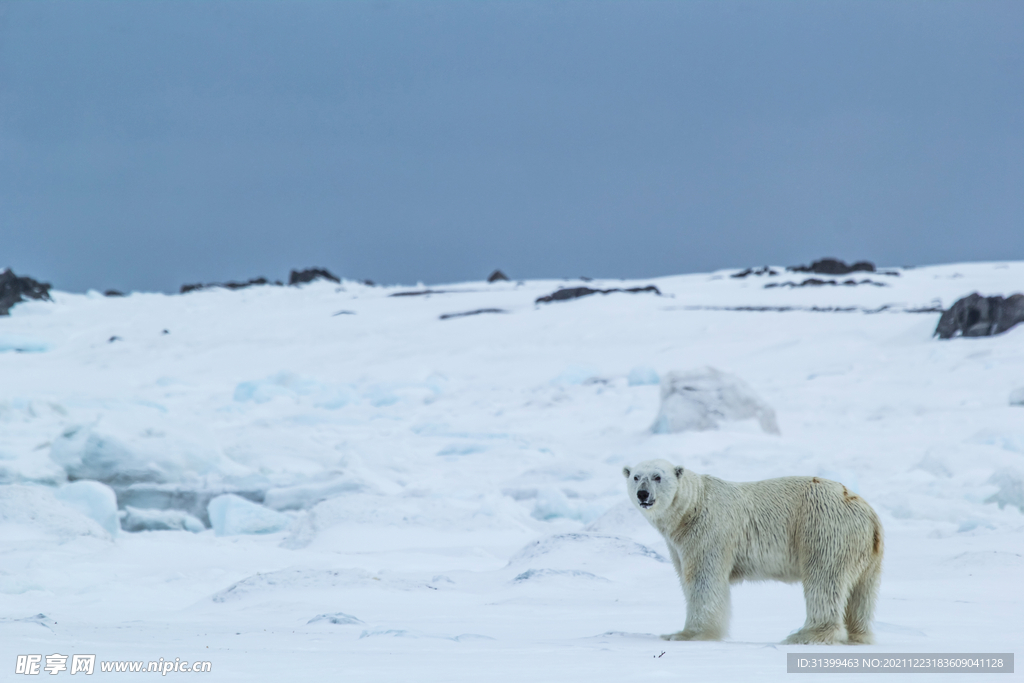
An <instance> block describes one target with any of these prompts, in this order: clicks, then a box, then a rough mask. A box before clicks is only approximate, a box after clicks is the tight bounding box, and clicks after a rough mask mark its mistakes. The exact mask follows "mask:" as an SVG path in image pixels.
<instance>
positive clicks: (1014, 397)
mask: <svg viewBox="0 0 1024 683" xmlns="http://www.w3.org/2000/svg"><path fill="white" fill-rule="evenodd" d="M1010 405H1011V406H1024V387H1021V388H1019V389H1014V390H1013V391H1011V392H1010Z"/></svg>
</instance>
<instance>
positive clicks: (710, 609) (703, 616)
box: [661, 548, 729, 640]
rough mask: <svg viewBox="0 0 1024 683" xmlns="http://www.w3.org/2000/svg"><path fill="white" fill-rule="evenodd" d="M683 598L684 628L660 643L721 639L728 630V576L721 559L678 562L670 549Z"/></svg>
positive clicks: (670, 634) (696, 559)
mask: <svg viewBox="0 0 1024 683" xmlns="http://www.w3.org/2000/svg"><path fill="white" fill-rule="evenodd" d="M672 554H673V558H672V560H673V561H672V564H674V565H675V566H676V571H677V572H679V581H680V583H682V585H683V595H684V596H685V597H686V625H685V626H684V627H683V630H682V631H679V632H678V633H669V634H666V635H663V636H661V638H662V639H663V640H721V639H722V638H724V637H725V634H726V633H727V632H728V630H729V574H728V572H727V571H725V570H724V564H725V563H724V561H723V558H720V557H714V556H712V555H711V554H710V553H709V554H707V555H706V556H703V557H694V558H689V559H688V560H686V561H681V560H682V559H683V558H681V557H679V556H678V555H677V554H676V552H675V549H674V548H673V549H672Z"/></svg>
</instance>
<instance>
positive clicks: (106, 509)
mask: <svg viewBox="0 0 1024 683" xmlns="http://www.w3.org/2000/svg"><path fill="white" fill-rule="evenodd" d="M54 495H56V496H57V499H58V500H62V501H64V502H65V503H67V504H68V505H70V506H71V507H73V508H75V509H77V510H79V511H80V512H82V514H84V515H85V516H86V517H89V518H91V519H93V520H95V521H96V522H97V523H98V524H99V525H100V526H101V527H103V528H104V529H106V531H107V533H109V534H110V535H111V536H116V535H117V532H118V531H120V530H121V523H120V521H119V520H118V516H117V496H116V495H115V494H114V490H113V489H112V488H110V487H109V486H107V485H106V484H101V483H100V482H98V481H88V480H82V481H76V482H72V483H70V484H68V485H66V486H62V487H60V488H59V489H57V490H56V492H55V493H54Z"/></svg>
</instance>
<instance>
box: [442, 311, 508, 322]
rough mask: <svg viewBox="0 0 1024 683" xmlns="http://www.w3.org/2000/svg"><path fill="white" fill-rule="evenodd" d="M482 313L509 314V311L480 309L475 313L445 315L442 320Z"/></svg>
mask: <svg viewBox="0 0 1024 683" xmlns="http://www.w3.org/2000/svg"><path fill="white" fill-rule="evenodd" d="M481 313H508V311H506V310H505V309H503V308H479V309H477V310H475V311H466V312H465V313H445V314H444V315H442V316H441V320H450V319H452V318H465V317H466V316H468V315H480V314H481Z"/></svg>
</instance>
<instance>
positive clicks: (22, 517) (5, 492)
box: [0, 484, 110, 541]
mask: <svg viewBox="0 0 1024 683" xmlns="http://www.w3.org/2000/svg"><path fill="white" fill-rule="evenodd" d="M8 525H10V526H12V527H22V528H23V529H24V532H25V533H17V532H16V531H15V530H14V529H11V528H5V530H4V532H3V534H2V535H3V537H4V538H5V539H7V540H10V539H12V538H16V537H23V536H25V535H26V534H27V535H28V536H30V537H34V536H38V535H39V534H40V533H42V534H44V535H49V536H54V537H56V538H57V539H59V540H60V541H67V540H70V539H72V538H74V537H76V536H95V537H97V538H110V534H108V533H107V532H106V531H105V530H104V529H103V527H102V526H100V525H99V523H98V522H96V521H95V520H94V519H92V518H90V517H88V516H86V515H84V514H83V513H82V512H81V511H80V510H79V509H78V508H76V507H74V506H72V505H69V504H67V503H65V502H64V501H61V500H58V499H57V496H56V495H54V492H53V489H51V488H49V487H46V486H24V485H21V484H4V485H0V527H8Z"/></svg>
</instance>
